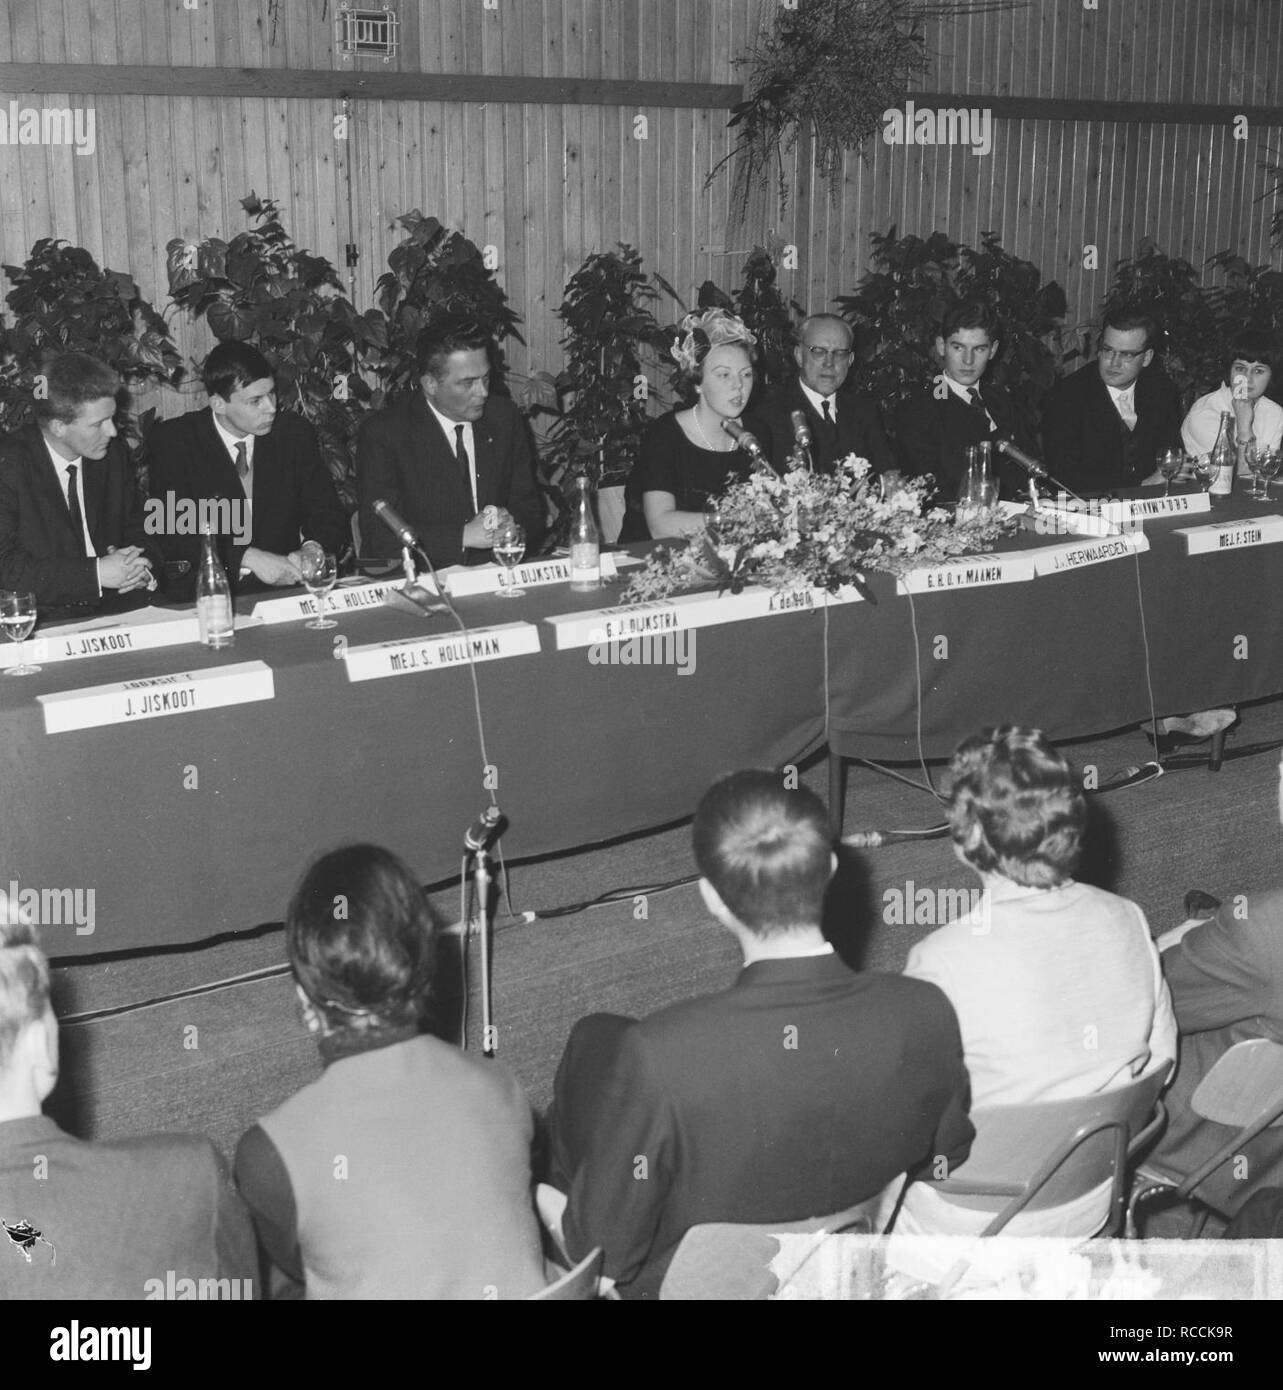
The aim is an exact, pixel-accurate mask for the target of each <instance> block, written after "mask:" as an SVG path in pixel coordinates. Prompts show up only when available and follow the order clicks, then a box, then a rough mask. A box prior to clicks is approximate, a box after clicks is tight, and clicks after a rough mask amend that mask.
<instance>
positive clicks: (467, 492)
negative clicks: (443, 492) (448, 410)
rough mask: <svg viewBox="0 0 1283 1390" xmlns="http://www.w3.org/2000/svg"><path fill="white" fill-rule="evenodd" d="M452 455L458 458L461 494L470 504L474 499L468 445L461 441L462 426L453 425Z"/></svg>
mask: <svg viewBox="0 0 1283 1390" xmlns="http://www.w3.org/2000/svg"><path fill="white" fill-rule="evenodd" d="M454 441H455V442H454V456H455V458H456V459H458V460H459V476H460V477H461V478H462V479H463V494H464V496H465V497H466V498H467V499H468V501H469V502H471V503H472V505H473V506H474V507H475V506H476V501H475V499H474V498H473V495H472V460H471V459H469V457H468V446H467V445H466V444H465V443H464V442H463V426H462V425H456V426H455V427H454Z"/></svg>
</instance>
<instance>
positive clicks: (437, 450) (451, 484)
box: [414, 390, 483, 519]
mask: <svg viewBox="0 0 1283 1390" xmlns="http://www.w3.org/2000/svg"><path fill="white" fill-rule="evenodd" d="M414 414H415V416H416V418H417V419H418V421H419V426H420V437H421V438H422V439H423V444H424V453H425V455H426V459H425V462H424V467H425V468H427V469H428V470H429V477H428V480H427V481H428V487H429V488H443V489H445V490H446V491H448V492H451V493H453V494H454V496H455V499H456V501H457V502H458V505H459V506H460V507H461V508H462V509H463V512H464V514H465V516H467V517H468V518H469V519H470V518H471V517H472V516H473V511H472V490H471V488H470V487H467V486H466V485H465V484H464V481H463V476H462V470H461V469H460V467H459V457H458V455H457V454H456V453H455V451H454V445H455V437H454V435H453V433H451V434H448V435H447V433H446V431H445V428H444V427H443V426H442V424H441V421H440V420H438V419H437V417H436V413H435V412H434V411H432V410H430V409H429V408H428V403H427V401H425V400H424V399H423V392H422V391H421V390H420V391H419V392H418V393H417V394H416V395H415V398H414ZM482 423H483V422H482V421H481V420H478V421H477V423H476V424H475V425H473V427H472V447H473V449H474V450H476V451H477V452H478V453H480V438H481V430H482ZM473 464H474V466H475V468H476V470H477V496H478V497H480V496H481V478H482V472H481V463H480V461H479V459H474V460H473ZM433 473H435V474H436V475H437V476H435V477H433V476H431V474H433Z"/></svg>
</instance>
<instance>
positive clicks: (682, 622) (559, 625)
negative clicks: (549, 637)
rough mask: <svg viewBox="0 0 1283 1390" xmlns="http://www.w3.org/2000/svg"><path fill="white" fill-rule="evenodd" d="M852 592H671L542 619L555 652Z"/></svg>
mask: <svg viewBox="0 0 1283 1390" xmlns="http://www.w3.org/2000/svg"><path fill="white" fill-rule="evenodd" d="M861 598H862V595H861V594H860V593H859V591H858V590H856V589H854V588H851V587H844V588H842V589H841V590H839V591H838V592H837V593H836V594H830V593H826V592H825V591H824V590H823V589H807V588H803V589H764V588H759V587H756V586H754V587H751V588H747V589H745V590H743V591H742V592H741V593H738V594H677V595H675V596H674V597H672V598H666V599H659V600H657V601H656V602H654V603H637V604H630V605H624V606H621V607H616V608H592V609H589V610H588V611H586V612H583V613H556V614H553V615H552V616H550V617H547V618H545V619H544V622H546V623H548V624H550V625H551V627H552V629H553V631H554V632H555V633H556V638H557V650H558V651H565V650H566V649H567V648H569V647H593V646H596V645H597V644H598V643H601V642H628V641H631V640H632V639H633V638H635V637H661V636H663V634H664V633H665V632H677V631H678V630H680V629H682V628H694V627H716V626H718V625H720V624H721V623H738V622H743V621H744V620H745V619H748V618H767V617H770V616H772V615H773V614H779V613H810V612H818V611H822V610H823V609H824V608H825V606H826V605H827V606H828V607H833V606H834V605H836V604H842V603H858V602H859V601H860V600H861Z"/></svg>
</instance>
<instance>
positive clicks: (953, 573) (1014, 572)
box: [895, 554, 1034, 594]
mask: <svg viewBox="0 0 1283 1390" xmlns="http://www.w3.org/2000/svg"><path fill="white" fill-rule="evenodd" d="M1033 577H1034V561H1033V556H1032V555H1029V554H1013V555H987V554H978V555H965V556H962V557H961V558H959V559H957V560H950V561H949V563H948V564H946V565H930V566H928V567H926V568H923V569H920V570H910V571H909V572H908V574H906V575H902V576H901V577H900V578H899V579H897V580H896V582H895V589H896V593H898V594H943V593H949V592H950V591H951V590H954V589H978V588H981V587H983V586H985V585H988V584H1023V583H1024V582H1025V580H1027V579H1032V578H1033Z"/></svg>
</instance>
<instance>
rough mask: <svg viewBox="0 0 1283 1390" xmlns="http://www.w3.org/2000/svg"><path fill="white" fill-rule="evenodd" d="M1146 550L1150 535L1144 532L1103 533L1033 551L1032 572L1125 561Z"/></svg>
mask: <svg viewBox="0 0 1283 1390" xmlns="http://www.w3.org/2000/svg"><path fill="white" fill-rule="evenodd" d="M1148 549H1149V538H1148V537H1147V536H1146V535H1145V533H1144V532H1143V531H1130V532H1128V533H1126V534H1125V535H1122V536H1105V537H1102V538H1101V539H1100V540H1098V541H1077V542H1075V543H1074V544H1073V545H1048V546H1044V547H1043V548H1042V549H1041V550H1035V551H1034V552H1033V560H1034V572H1035V573H1036V574H1038V575H1047V574H1068V573H1070V571H1072V570H1080V569H1086V568H1087V566H1088V565H1103V564H1105V563H1106V562H1107V561H1109V560H1125V559H1127V558H1128V557H1129V556H1132V555H1139V554H1141V553H1142V552H1143V551H1146V550H1148Z"/></svg>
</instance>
